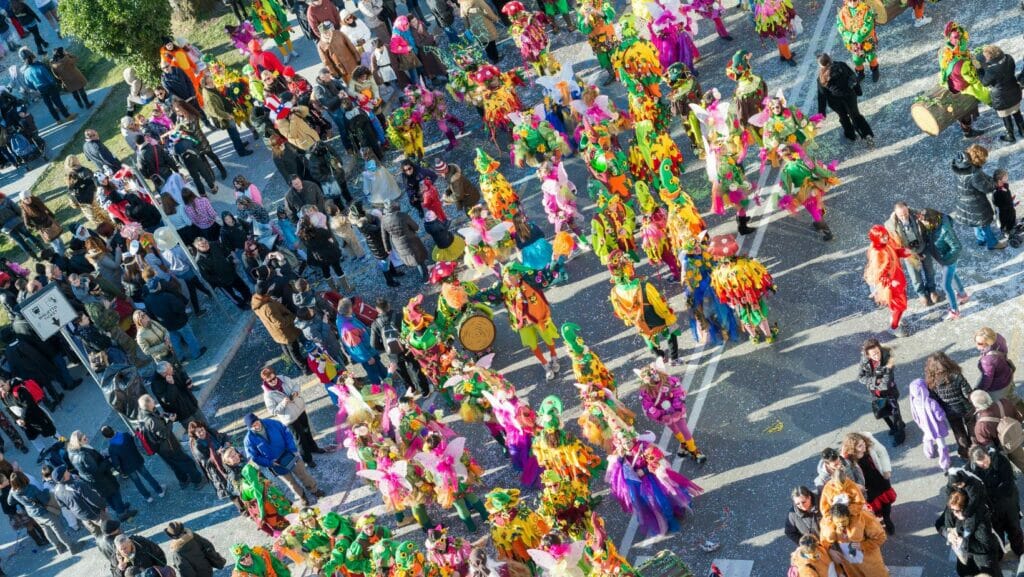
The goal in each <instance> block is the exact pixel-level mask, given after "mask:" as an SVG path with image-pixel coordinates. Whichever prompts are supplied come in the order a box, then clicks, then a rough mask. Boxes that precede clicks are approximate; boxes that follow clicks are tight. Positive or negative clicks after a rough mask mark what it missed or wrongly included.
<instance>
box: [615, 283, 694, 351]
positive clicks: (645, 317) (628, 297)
mask: <svg viewBox="0 0 1024 577" xmlns="http://www.w3.org/2000/svg"><path fill="white" fill-rule="evenodd" d="M608 298H609V300H611V302H612V309H613V310H614V312H615V316H616V317H618V318H619V320H621V321H622V322H623V323H625V324H626V326H631V327H634V328H635V329H636V330H637V332H639V333H640V336H641V337H642V338H643V340H644V343H645V344H646V345H647V348H648V349H650V350H651V352H653V353H654V354H655V356H657V357H659V358H662V359H665V360H666V362H668V363H670V364H673V365H674V364H676V363H678V362H679V329H678V328H677V327H676V315H675V312H674V311H673V310H672V307H670V306H669V305H668V303H667V302H665V299H664V297H662V296H661V292H660V291H659V290H658V288H657V287H656V286H654V285H653V284H652V283H650V282H649V281H647V280H644V279H642V278H633V277H631V276H630V275H629V273H628V271H625V270H621V269H619V270H613V271H612V290H611V293H610V294H609V295H608ZM662 341H665V342H666V343H667V344H668V351H667V352H666V351H665V350H663V349H662V348H661V343H662Z"/></svg>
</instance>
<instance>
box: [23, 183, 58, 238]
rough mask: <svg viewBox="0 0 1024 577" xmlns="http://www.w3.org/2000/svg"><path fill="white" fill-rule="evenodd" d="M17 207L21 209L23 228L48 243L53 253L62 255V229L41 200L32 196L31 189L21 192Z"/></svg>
mask: <svg viewBox="0 0 1024 577" xmlns="http://www.w3.org/2000/svg"><path fill="white" fill-rule="evenodd" d="M18 206H19V207H20V208H21V220H22V222H23V223H24V224H25V227H27V228H28V229H29V230H31V231H34V232H36V233H37V234H39V236H40V237H41V238H42V239H43V240H44V241H46V242H48V243H50V246H51V247H52V248H53V252H55V253H57V254H64V241H62V240H61V239H60V234H61V233H62V232H64V227H62V226H61V225H60V223H59V222H57V217H56V216H54V214H53V211H52V210H50V207H48V206H46V204H45V203H44V202H43V201H42V200H40V199H38V198H36V197H34V196H32V191H31V189H25V190H23V191H22V192H21V198H20V200H19V201H18Z"/></svg>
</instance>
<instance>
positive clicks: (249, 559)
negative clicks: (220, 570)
mask: <svg viewBox="0 0 1024 577" xmlns="http://www.w3.org/2000/svg"><path fill="white" fill-rule="evenodd" d="M231 554H232V555H233V556H234V557H235V565H234V567H232V568H231V577H291V575H292V572H291V570H290V569H288V567H287V566H286V565H285V564H284V563H282V562H281V561H280V560H279V559H278V558H277V557H275V556H274V555H272V554H271V553H270V551H268V550H267V548H266V547H260V546H258V545H257V546H256V547H249V546H248V545H242V544H238V545H235V546H234V547H232V548H231Z"/></svg>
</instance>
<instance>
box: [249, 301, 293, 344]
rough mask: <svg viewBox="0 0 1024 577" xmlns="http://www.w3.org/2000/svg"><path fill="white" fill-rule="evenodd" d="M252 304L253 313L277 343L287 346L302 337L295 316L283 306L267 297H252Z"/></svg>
mask: <svg viewBox="0 0 1024 577" xmlns="http://www.w3.org/2000/svg"><path fill="white" fill-rule="evenodd" d="M251 304H252V312H253V313H255V314H256V317H257V318H259V319H260V321H261V322H262V323H263V327H264V328H266V329H267V332H268V333H270V338H272V339H274V342H275V343H277V344H279V345H287V344H288V343H290V342H292V341H294V340H296V339H298V338H299V337H300V336H301V335H302V333H301V332H299V329H297V328H295V315H294V314H292V311H290V310H288V309H287V308H286V307H285V306H284V305H283V304H281V303H279V302H277V301H275V300H274V299H272V298H270V297H269V296H265V295H252V303H251Z"/></svg>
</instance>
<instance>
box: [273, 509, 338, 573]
mask: <svg viewBox="0 0 1024 577" xmlns="http://www.w3.org/2000/svg"><path fill="white" fill-rule="evenodd" d="M319 517H320V509H318V508H316V507H304V508H303V509H302V510H301V511H300V512H299V520H298V522H297V523H293V524H292V525H291V526H290V527H288V528H287V529H286V530H285V531H284V532H283V533H282V534H281V537H280V538H278V540H277V541H276V542H275V543H274V551H275V552H276V553H279V554H281V555H282V556H284V557H287V558H289V559H291V560H292V562H293V563H295V564H296V565H305V566H306V567H309V568H310V569H312V570H313V572H314V573H316V574H321V570H322V569H323V567H324V564H325V563H327V561H328V560H329V559H330V555H331V549H332V548H331V539H330V537H328V536H327V534H326V533H325V532H324V530H323V529H321V528H320V521H319Z"/></svg>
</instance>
